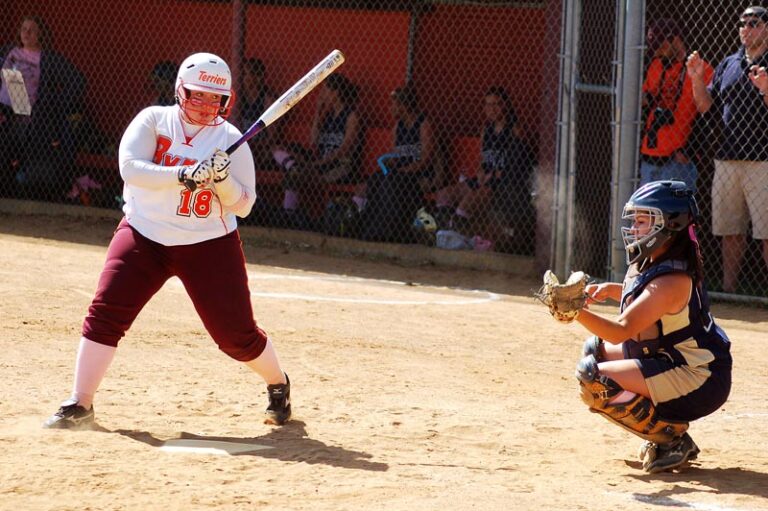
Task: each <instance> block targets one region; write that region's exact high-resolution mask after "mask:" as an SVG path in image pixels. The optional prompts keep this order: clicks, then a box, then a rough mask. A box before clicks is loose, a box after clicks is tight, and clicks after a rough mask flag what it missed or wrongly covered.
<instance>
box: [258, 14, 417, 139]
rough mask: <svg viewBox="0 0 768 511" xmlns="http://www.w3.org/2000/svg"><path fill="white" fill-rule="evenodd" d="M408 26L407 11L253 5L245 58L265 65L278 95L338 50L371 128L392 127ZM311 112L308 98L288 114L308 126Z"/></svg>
mask: <svg viewBox="0 0 768 511" xmlns="http://www.w3.org/2000/svg"><path fill="white" fill-rule="evenodd" d="M408 22H409V14H408V13H407V12H392V11H356V10H343V11H339V10H335V9H311V8H290V7H274V6H261V5H254V6H251V7H249V9H248V21H247V27H248V31H247V37H246V51H245V54H246V56H247V57H250V56H256V57H259V58H261V59H262V60H263V61H264V62H265V64H266V66H267V74H268V78H269V81H270V83H272V85H273V88H274V89H275V90H276V91H277V92H280V91H283V90H285V89H286V88H287V87H289V86H290V85H292V84H293V83H294V82H295V81H296V80H298V79H299V78H301V77H302V76H303V75H304V73H306V72H307V71H309V69H311V68H312V66H314V65H315V64H316V63H317V62H318V61H319V60H320V59H322V58H323V57H325V55H327V54H328V53H329V52H330V50H332V49H334V48H338V49H340V50H341V51H342V52H343V53H344V55H345V56H346V58H347V59H346V62H345V63H344V64H343V65H342V67H341V68H339V72H341V73H344V74H345V75H347V76H348V77H349V78H350V79H351V80H352V81H353V82H355V83H356V84H357V85H358V87H359V90H360V109H361V112H363V113H365V114H369V115H368V119H367V122H368V124H369V125H370V126H376V127H380V126H389V125H390V124H391V122H392V120H391V118H390V116H389V93H390V92H391V91H392V89H394V88H395V87H396V86H397V85H399V84H400V83H402V81H403V79H404V77H405V72H406V57H407V51H408ZM276 77H280V78H279V79H274V78H276ZM313 107H314V101H312V99H311V98H309V101H307V100H305V101H302V102H301V103H299V105H298V106H297V107H296V109H295V110H296V112H291V114H290V115H291V117H292V118H293V119H301V120H302V121H303V122H306V123H309V122H310V116H311V113H312V108H313Z"/></svg>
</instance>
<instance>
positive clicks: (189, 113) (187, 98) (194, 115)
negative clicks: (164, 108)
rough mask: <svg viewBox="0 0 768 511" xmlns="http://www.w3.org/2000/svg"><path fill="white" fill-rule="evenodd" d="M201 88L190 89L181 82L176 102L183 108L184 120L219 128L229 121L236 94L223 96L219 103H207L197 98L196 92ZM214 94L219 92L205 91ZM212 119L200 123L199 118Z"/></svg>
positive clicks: (231, 93)
mask: <svg viewBox="0 0 768 511" xmlns="http://www.w3.org/2000/svg"><path fill="white" fill-rule="evenodd" d="M195 90H201V89H199V88H195V89H193V88H190V87H188V86H187V85H186V84H185V83H184V82H181V83H180V84H179V86H178V88H177V89H176V101H177V102H178V104H179V107H181V112H182V114H183V115H184V118H185V119H186V120H187V121H188V122H190V123H192V124H202V125H203V126H218V125H219V124H222V123H223V122H224V121H226V120H227V118H228V117H229V115H230V114H231V113H232V105H234V103H235V101H234V100H235V92H234V91H230V95H222V96H221V101H219V102H217V103H207V102H205V101H203V100H201V99H200V98H195V97H193V96H194V94H193V93H194V91H195ZM203 92H214V93H216V94H218V93H219V92H217V91H203ZM201 116H202V117H203V118H210V121H209V122H205V123H200V122H199V121H198V120H197V119H199V117H201Z"/></svg>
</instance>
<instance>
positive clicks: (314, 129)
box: [309, 87, 331, 148]
mask: <svg viewBox="0 0 768 511" xmlns="http://www.w3.org/2000/svg"><path fill="white" fill-rule="evenodd" d="M330 111H331V104H330V103H329V101H328V90H327V89H326V88H325V87H323V88H322V89H320V94H319V95H318V97H317V106H316V108H315V115H314V117H312V126H311V128H310V131H309V140H310V146H311V147H313V148H314V147H317V141H318V139H319V138H320V128H321V127H322V125H323V121H324V120H325V117H326V115H328V113H329V112H330Z"/></svg>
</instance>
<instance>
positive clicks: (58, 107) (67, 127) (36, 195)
mask: <svg viewBox="0 0 768 511" xmlns="http://www.w3.org/2000/svg"><path fill="white" fill-rule="evenodd" d="M0 65H1V66H2V68H3V69H15V70H18V71H19V72H21V75H22V77H23V79H24V85H25V88H26V92H27V96H28V97H29V103H30V105H31V107H32V112H31V115H25V114H19V113H15V112H14V110H13V108H12V104H13V102H12V99H11V96H10V94H9V89H8V84H7V83H5V80H3V83H2V87H1V88H0V195H12V194H14V193H15V194H18V195H19V196H20V197H22V198H31V199H44V200H53V199H60V198H62V197H63V193H64V191H65V189H66V188H67V186H68V185H69V184H70V182H71V177H72V176H71V175H70V174H71V169H72V168H73V164H74V158H75V151H76V146H77V144H76V142H75V140H74V138H75V137H74V130H73V125H74V124H75V123H77V122H78V118H79V117H80V116H81V115H82V99H83V93H84V91H85V78H84V77H83V75H82V73H81V72H80V71H79V70H78V69H77V68H76V67H75V66H74V65H73V64H72V63H71V62H70V61H69V60H68V59H67V58H65V57H64V56H63V55H61V54H60V53H58V52H56V51H55V50H54V49H53V39H52V36H51V32H50V30H49V28H48V26H47V25H46V23H45V22H44V21H43V20H42V19H41V18H39V17H37V16H24V17H23V18H22V21H21V25H20V28H19V40H18V41H17V42H16V43H14V44H10V45H7V46H5V47H3V48H2V49H0Z"/></svg>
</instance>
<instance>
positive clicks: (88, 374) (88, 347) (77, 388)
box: [72, 337, 117, 408]
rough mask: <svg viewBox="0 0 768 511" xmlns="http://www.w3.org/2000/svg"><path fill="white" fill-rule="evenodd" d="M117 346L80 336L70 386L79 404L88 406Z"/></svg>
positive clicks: (73, 396) (91, 402) (113, 356)
mask: <svg viewBox="0 0 768 511" xmlns="http://www.w3.org/2000/svg"><path fill="white" fill-rule="evenodd" d="M116 351H117V348H115V347H114V346H106V345H104V344H99V343H97V342H93V341H91V340H90V339H86V338H85V337H81V338H80V346H79V348H78V350H77V363H76V364H75V383H74V385H73V386H72V398H73V399H75V400H77V402H78V403H79V404H80V406H83V407H85V408H90V407H91V405H92V404H93V397H94V396H95V395H96V391H97V390H98V389H99V385H101V380H103V379H104V375H105V374H107V369H109V366H110V364H111V363H112V360H113V359H114V358H115V352H116Z"/></svg>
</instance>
